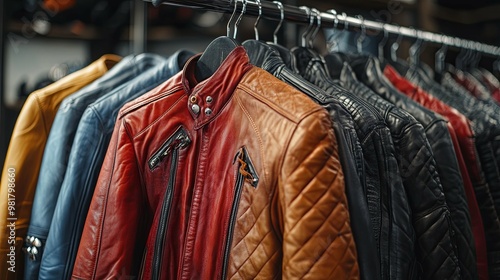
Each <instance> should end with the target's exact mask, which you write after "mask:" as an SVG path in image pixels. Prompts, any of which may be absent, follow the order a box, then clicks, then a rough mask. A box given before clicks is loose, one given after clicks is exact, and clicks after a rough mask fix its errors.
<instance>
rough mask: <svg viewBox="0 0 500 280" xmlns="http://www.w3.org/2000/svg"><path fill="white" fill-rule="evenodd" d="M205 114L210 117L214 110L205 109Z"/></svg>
mask: <svg viewBox="0 0 500 280" xmlns="http://www.w3.org/2000/svg"><path fill="white" fill-rule="evenodd" d="M205 114H206V115H207V116H210V115H211V114H212V109H210V108H206V109H205Z"/></svg>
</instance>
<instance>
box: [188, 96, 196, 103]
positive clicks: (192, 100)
mask: <svg viewBox="0 0 500 280" xmlns="http://www.w3.org/2000/svg"><path fill="white" fill-rule="evenodd" d="M189 101H191V103H196V101H198V98H197V97H196V95H191V97H190V98H189Z"/></svg>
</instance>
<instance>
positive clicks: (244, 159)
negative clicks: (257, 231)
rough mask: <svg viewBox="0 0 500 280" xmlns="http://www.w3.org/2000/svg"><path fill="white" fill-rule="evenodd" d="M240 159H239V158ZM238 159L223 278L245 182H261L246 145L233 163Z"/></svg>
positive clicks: (253, 184)
mask: <svg viewBox="0 0 500 280" xmlns="http://www.w3.org/2000/svg"><path fill="white" fill-rule="evenodd" d="M238 159H239V160H238ZM236 161H238V162H239V164H238V168H237V172H238V175H237V177H236V184H235V187H234V200H233V205H232V207H231V215H230V217H229V228H228V231H227V239H226V244H225V248H224V259H223V262H222V263H223V267H222V278H221V279H226V277H227V266H228V262H229V253H230V252H229V251H230V250H231V243H232V241H233V231H234V224H235V223H236V215H237V214H238V205H239V204H240V203H239V202H240V197H241V192H242V189H243V185H244V183H245V180H246V179H249V182H250V185H252V186H253V187H254V188H256V187H257V184H258V182H259V177H258V175H257V172H256V171H255V168H254V166H253V164H252V161H251V160H250V157H249V156H248V152H247V150H246V148H245V147H242V148H241V149H240V150H239V151H238V152H237V153H236V156H235V157H234V160H233V164H234V163H235V162H236ZM242 163H243V164H244V167H243V168H245V169H247V170H245V171H246V175H245V174H243V173H242V172H241V170H240V169H241V167H242Z"/></svg>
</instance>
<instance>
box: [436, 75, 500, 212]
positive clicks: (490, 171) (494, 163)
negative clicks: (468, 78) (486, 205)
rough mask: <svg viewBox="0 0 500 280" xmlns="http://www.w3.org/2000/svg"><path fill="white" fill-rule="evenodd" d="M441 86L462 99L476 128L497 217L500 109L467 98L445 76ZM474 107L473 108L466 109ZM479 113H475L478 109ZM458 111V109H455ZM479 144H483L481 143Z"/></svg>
mask: <svg viewBox="0 0 500 280" xmlns="http://www.w3.org/2000/svg"><path fill="white" fill-rule="evenodd" d="M443 84H444V85H445V87H446V88H447V89H449V92H451V93H454V95H455V96H457V97H458V98H459V97H464V99H463V101H464V102H463V103H462V104H461V105H462V107H461V108H462V109H463V110H464V113H466V114H467V117H468V118H469V119H470V120H471V121H472V123H473V128H475V127H476V128H477V132H476V135H477V137H478V142H479V143H478V144H479V145H478V147H477V148H478V151H480V153H481V151H484V152H482V158H481V163H482V166H483V168H484V171H485V173H486V179H487V180H488V184H489V186H490V192H491V195H492V196H493V201H494V203H495V209H496V211H497V215H498V214H499V213H500V168H499V164H500V146H499V144H498V142H499V141H500V139H498V138H500V107H497V108H498V110H497V108H496V105H494V104H488V103H486V102H481V101H479V100H476V99H474V98H471V97H470V96H468V95H467V94H468V92H467V90H465V89H463V88H461V87H460V86H459V85H458V84H457V83H456V81H455V80H454V79H453V78H452V77H451V76H450V75H449V74H446V75H445V76H444V77H443ZM468 106H475V107H468ZM481 108H482V109H483V110H481V112H476V110H478V109H481ZM457 109H459V110H460V108H457ZM481 142H484V144H483V143H481Z"/></svg>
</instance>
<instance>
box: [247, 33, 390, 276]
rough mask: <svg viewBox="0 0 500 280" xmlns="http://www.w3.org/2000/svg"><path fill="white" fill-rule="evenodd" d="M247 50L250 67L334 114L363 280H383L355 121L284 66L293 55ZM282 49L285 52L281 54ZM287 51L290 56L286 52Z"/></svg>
mask: <svg viewBox="0 0 500 280" xmlns="http://www.w3.org/2000/svg"><path fill="white" fill-rule="evenodd" d="M242 45H243V46H244V47H245V49H246V50H247V54H248V57H249V58H250V63H252V65H255V66H257V67H260V68H262V69H264V70H266V71H267V72H269V73H270V74H272V75H274V76H275V77H277V78H278V79H280V80H282V81H284V82H286V83H288V84H289V85H291V86H293V87H294V88H296V89H298V90H299V91H301V92H303V93H304V94H306V95H307V96H309V97H310V98H311V99H312V100H314V101H315V102H317V103H319V104H320V105H321V106H323V107H324V108H325V109H326V110H327V111H328V113H329V114H330V117H331V120H332V123H333V129H334V132H335V137H336V139H337V143H338V150H339V158H340V163H341V165H342V170H343V173H344V178H345V189H346V196H347V202H348V204H349V214H350V217H351V228H352V232H353V236H354V240H355V243H356V249H357V256H358V266H359V274H360V278H361V279H365V280H368V279H381V278H380V261H379V260H378V253H377V246H376V243H375V239H374V238H373V236H372V235H370V234H366V233H367V232H370V230H371V227H370V220H369V217H368V216H367V215H366V213H368V205H367V199H366V192H365V190H366V185H365V184H364V183H365V182H364V181H365V172H364V161H363V151H362V148H361V143H360V142H359V139H358V137H357V134H356V130H355V124H354V120H353V119H352V117H351V115H350V114H349V113H348V112H347V110H345V109H344V108H343V107H342V105H341V104H340V103H339V101H338V100H336V99H335V98H333V97H332V96H326V94H325V92H324V91H323V90H322V89H320V88H318V87H317V86H315V85H313V84H311V83H309V82H308V81H306V80H305V79H304V78H302V77H301V76H299V75H298V74H296V73H294V72H293V71H292V70H291V69H290V68H289V67H288V66H287V65H286V64H285V62H284V59H283V57H282V56H285V58H287V59H286V60H287V61H289V62H290V61H291V60H290V58H291V54H290V51H289V50H287V49H283V48H279V46H276V45H274V46H273V45H268V44H265V43H263V42H260V41H256V40H248V41H245V42H243V44H242ZM277 49H280V50H281V52H278V51H277ZM285 50H286V52H285Z"/></svg>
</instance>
